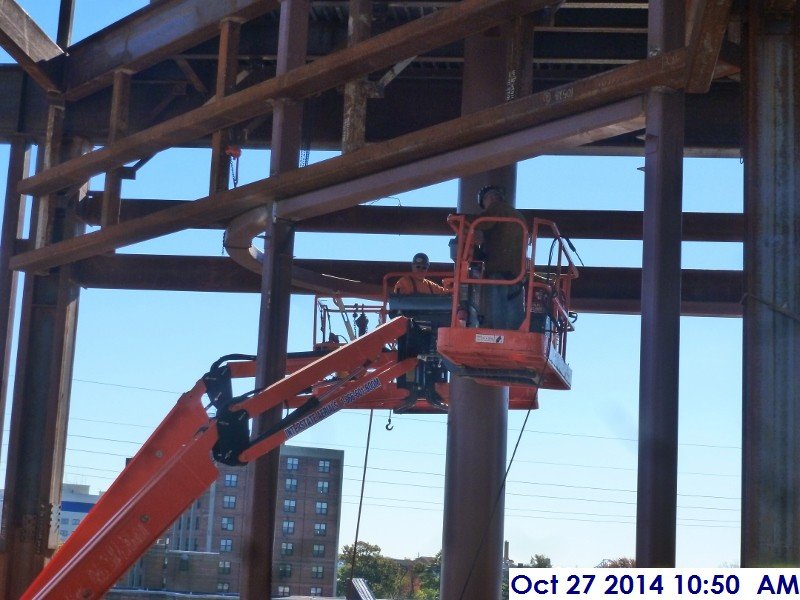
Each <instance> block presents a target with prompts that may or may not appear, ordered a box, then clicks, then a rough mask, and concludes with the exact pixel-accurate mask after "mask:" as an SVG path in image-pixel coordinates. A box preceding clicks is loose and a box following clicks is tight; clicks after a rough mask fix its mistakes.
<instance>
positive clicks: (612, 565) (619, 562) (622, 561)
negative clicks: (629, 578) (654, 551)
mask: <svg viewBox="0 0 800 600" xmlns="http://www.w3.org/2000/svg"><path fill="white" fill-rule="evenodd" d="M597 566H598V567H600V568H601V569H633V568H635V567H636V559H635V558H627V557H625V556H621V557H619V558H614V559H610V558H606V559H603V560H601V561H600V564H599V565H597Z"/></svg>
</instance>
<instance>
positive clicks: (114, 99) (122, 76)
mask: <svg viewBox="0 0 800 600" xmlns="http://www.w3.org/2000/svg"><path fill="white" fill-rule="evenodd" d="M130 101H131V72H130V71H123V70H119V71H116V72H115V73H114V89H113V92H112V94H111V120H110V122H109V125H108V143H109V144H113V143H114V142H116V141H117V140H118V139H120V138H122V137H124V136H125V135H126V134H127V132H128V117H129V115H130ZM121 192H122V173H121V171H120V169H112V170H111V171H109V172H108V173H106V179H105V185H104V186H103V202H102V207H101V211H100V225H101V226H103V227H108V226H109V225H113V224H115V223H119V211H120V194H121Z"/></svg>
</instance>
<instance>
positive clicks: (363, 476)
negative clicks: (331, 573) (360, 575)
mask: <svg viewBox="0 0 800 600" xmlns="http://www.w3.org/2000/svg"><path fill="white" fill-rule="evenodd" d="M374 412H375V411H374V410H370V411H369V425H368V426H367V445H366V447H365V448H364V469H363V471H362V472H361V493H360V494H359V496H358V517H356V538H355V540H353V556H352V558H351V560H350V580H351V581H352V579H353V578H354V577H355V576H356V553H357V551H358V530H359V529H360V528H361V509H362V508H363V506H364V486H365V485H366V483H367V463H368V461H369V442H370V438H371V437H372V416H373V414H374Z"/></svg>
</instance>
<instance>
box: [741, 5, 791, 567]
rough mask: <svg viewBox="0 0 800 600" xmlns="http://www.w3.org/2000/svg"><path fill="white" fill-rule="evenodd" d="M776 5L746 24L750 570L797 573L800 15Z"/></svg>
mask: <svg viewBox="0 0 800 600" xmlns="http://www.w3.org/2000/svg"><path fill="white" fill-rule="evenodd" d="M767 4H768V3H758V2H751V3H749V4H748V21H747V22H748V24H749V27H748V32H747V43H746V47H747V60H746V64H747V68H746V70H745V75H746V84H745V85H746V102H747V111H746V115H747V121H746V127H747V144H746V153H745V154H744V156H745V215H746V217H747V233H746V238H745V274H746V283H745V285H746V296H745V305H744V306H745V312H744V339H743V343H744V350H743V355H744V356H743V366H742V373H743V384H742V385H743V441H742V546H741V565H742V566H743V567H773V566H781V567H790V566H793V567H797V566H800V412H798V410H797V401H798V398H800V370H798V368H797V365H798V361H799V360H800V229H798V227H797V224H798V222H800V203H798V198H800V123H799V122H798V114H800V113H798V97H800V80H799V79H798V60H800V34H798V18H800V17H799V16H798V8H797V7H796V4H795V3H794V2H790V3H787V4H783V6H784V7H785V8H787V10H786V11H785V12H781V11H777V10H776V11H775V12H769V11H768V10H767ZM772 6H773V8H775V9H778V8H780V6H781V3H773V4H772Z"/></svg>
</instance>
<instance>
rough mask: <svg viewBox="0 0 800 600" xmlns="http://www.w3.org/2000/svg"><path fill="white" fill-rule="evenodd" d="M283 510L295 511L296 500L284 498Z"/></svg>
mask: <svg viewBox="0 0 800 600" xmlns="http://www.w3.org/2000/svg"><path fill="white" fill-rule="evenodd" d="M283 512H297V500H284V501H283Z"/></svg>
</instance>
